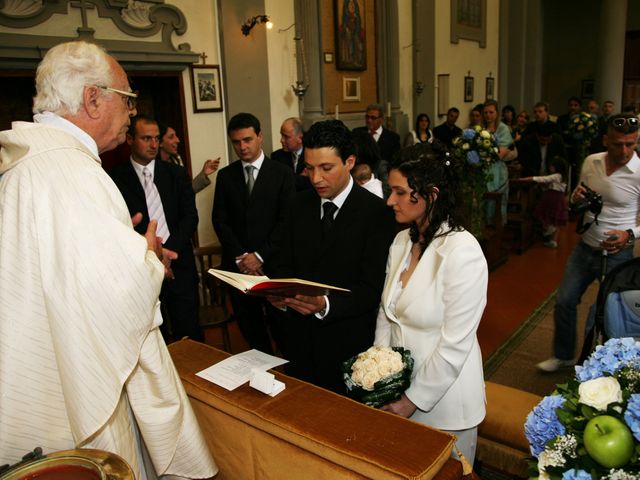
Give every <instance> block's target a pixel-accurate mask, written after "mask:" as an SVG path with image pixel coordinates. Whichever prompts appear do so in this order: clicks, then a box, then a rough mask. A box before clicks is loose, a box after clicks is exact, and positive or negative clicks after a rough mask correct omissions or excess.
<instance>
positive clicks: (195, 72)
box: [189, 65, 222, 113]
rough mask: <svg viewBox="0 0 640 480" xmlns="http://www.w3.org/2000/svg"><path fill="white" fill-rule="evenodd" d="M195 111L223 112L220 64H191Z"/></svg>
mask: <svg viewBox="0 0 640 480" xmlns="http://www.w3.org/2000/svg"><path fill="white" fill-rule="evenodd" d="M189 68H190V71H191V94H192V97H193V112H194V113H201V112H221V111H222V85H221V84H220V67H219V66H218V65H191V66H190V67H189Z"/></svg>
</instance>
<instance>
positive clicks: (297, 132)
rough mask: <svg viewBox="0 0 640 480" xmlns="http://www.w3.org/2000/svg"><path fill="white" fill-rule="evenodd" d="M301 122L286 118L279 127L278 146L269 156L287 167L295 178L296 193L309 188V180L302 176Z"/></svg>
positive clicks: (296, 119) (297, 119)
mask: <svg viewBox="0 0 640 480" xmlns="http://www.w3.org/2000/svg"><path fill="white" fill-rule="evenodd" d="M303 133H304V131H303V129H302V120H300V119H299V118H297V117H290V118H287V119H286V120H285V121H284V122H282V125H281V126H280V145H282V148H279V149H278V150H276V151H275V152H273V153H272V154H271V159H272V160H275V161H276V162H280V163H283V164H285V165H286V166H287V167H289V168H290V169H291V170H292V171H293V173H294V174H295V176H296V191H300V190H307V189H309V188H311V183H309V178H308V177H307V176H306V175H305V174H304V148H303V146H302V134H303Z"/></svg>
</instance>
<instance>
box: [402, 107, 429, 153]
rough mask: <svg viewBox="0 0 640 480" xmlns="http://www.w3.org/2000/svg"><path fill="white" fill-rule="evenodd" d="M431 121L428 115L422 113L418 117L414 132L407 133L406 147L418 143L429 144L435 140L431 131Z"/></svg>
mask: <svg viewBox="0 0 640 480" xmlns="http://www.w3.org/2000/svg"><path fill="white" fill-rule="evenodd" d="M430 127H431V119H430V118H429V115H427V114H426V113H421V114H420V115H418V116H417V117H416V126H415V128H414V129H413V130H411V131H410V132H409V133H407V136H406V137H405V139H404V146H405V147H410V146H411V145H416V144H418V143H424V142H428V141H429V140H431V139H432V138H433V132H432V131H431V128H430Z"/></svg>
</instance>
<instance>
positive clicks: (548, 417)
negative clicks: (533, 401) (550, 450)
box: [524, 395, 566, 458]
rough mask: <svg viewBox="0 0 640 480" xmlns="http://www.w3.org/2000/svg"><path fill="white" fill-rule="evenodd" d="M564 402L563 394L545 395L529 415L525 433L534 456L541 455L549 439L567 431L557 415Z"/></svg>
mask: <svg viewBox="0 0 640 480" xmlns="http://www.w3.org/2000/svg"><path fill="white" fill-rule="evenodd" d="M564 402H565V399H564V398H563V397H562V395H549V396H547V397H544V398H543V399H542V401H541V402H540V403H539V404H538V405H536V406H535V407H534V409H533V410H532V411H531V413H529V415H528V416H527V421H526V422H525V424H524V434H525V435H526V437H527V440H528V441H529V445H530V448H531V454H532V455H533V456H534V457H536V458H537V457H538V455H540V453H541V452H542V451H543V450H544V446H545V444H546V443H547V442H548V441H549V440H551V439H553V438H556V437H557V436H558V435H564V434H565V433H566V429H565V428H564V425H562V424H561V423H560V420H558V416H557V415H556V409H557V408H560V407H562V406H563V405H564Z"/></svg>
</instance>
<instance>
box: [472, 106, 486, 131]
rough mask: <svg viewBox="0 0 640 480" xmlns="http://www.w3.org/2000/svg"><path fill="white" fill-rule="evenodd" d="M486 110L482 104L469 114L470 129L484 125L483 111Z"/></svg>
mask: <svg viewBox="0 0 640 480" xmlns="http://www.w3.org/2000/svg"><path fill="white" fill-rule="evenodd" d="M483 108H484V106H483V104H482V103H479V104H477V105H476V106H475V107H473V108H472V109H471V111H470V112H469V128H473V127H475V126H476V125H482V109H483Z"/></svg>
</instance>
